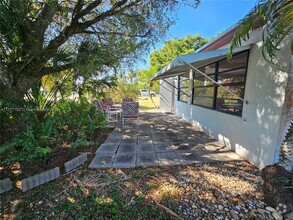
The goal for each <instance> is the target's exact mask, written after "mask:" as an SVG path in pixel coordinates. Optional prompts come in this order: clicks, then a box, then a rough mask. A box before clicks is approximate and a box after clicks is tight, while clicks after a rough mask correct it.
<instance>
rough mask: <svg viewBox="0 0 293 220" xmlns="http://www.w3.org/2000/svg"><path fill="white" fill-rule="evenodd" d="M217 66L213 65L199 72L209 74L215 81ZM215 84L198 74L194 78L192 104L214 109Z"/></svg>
mask: <svg viewBox="0 0 293 220" xmlns="http://www.w3.org/2000/svg"><path fill="white" fill-rule="evenodd" d="M215 69H216V65H215V64H211V65H208V66H205V67H203V68H200V69H199V70H200V71H202V72H203V73H205V74H207V75H208V76H209V77H211V78H212V79H215ZM214 90H215V88H214V83H213V82H212V81H211V80H209V79H207V78H206V77H204V76H202V75H201V74H199V73H197V74H194V77H193V100H192V103H193V104H196V105H201V106H205V107H208V108H212V107H213V103H214Z"/></svg>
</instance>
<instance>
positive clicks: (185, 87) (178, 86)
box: [177, 73, 190, 103]
mask: <svg viewBox="0 0 293 220" xmlns="http://www.w3.org/2000/svg"><path fill="white" fill-rule="evenodd" d="M184 74H186V73H183V74H181V75H178V85H177V88H178V93H177V101H180V102H184V103H188V98H189V94H184V93H183V95H186V96H187V101H184V100H180V97H181V95H180V93H182V91H181V89H187V90H188V91H189V84H190V79H189V77H187V78H186V79H183V80H180V78H181V76H183V75H184ZM188 74H189V73H188ZM188 76H189V75H188ZM184 81H188V86H182V87H181V86H180V83H181V82H184Z"/></svg>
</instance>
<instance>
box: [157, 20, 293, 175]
mask: <svg viewBox="0 0 293 220" xmlns="http://www.w3.org/2000/svg"><path fill="white" fill-rule="evenodd" d="M235 28H236V27H235V26H234V27H232V28H230V29H228V30H227V31H226V32H224V33H223V34H222V35H221V36H219V37H218V38H217V39H215V40H213V41H212V42H210V43H208V44H206V45H205V46H203V47H202V48H200V49H199V50H198V51H196V52H194V53H191V54H187V55H180V56H178V57H177V58H176V59H175V60H173V61H172V62H171V63H169V64H168V65H167V66H166V67H164V68H163V69H162V70H161V71H159V72H158V73H156V74H155V75H154V77H153V80H160V97H161V98H160V110H161V111H162V112H174V114H176V115H179V116H181V117H182V118H184V119H185V120H186V121H188V122H190V123H192V124H194V125H195V126H198V127H199V128H200V129H201V130H203V131H204V132H206V133H208V134H209V135H211V136H212V137H214V138H215V139H218V140H219V141H220V142H222V143H224V144H225V145H226V146H228V147H230V148H231V149H232V150H234V151H235V152H236V153H238V154H240V155H242V156H244V157H245V158H247V160H248V161H250V162H251V163H252V164H254V165H256V166H257V167H259V168H260V169H262V168H263V167H265V166H267V165H270V164H274V163H275V162H277V161H278V157H279V152H280V147H281V143H282V140H283V137H284V135H285V132H286V129H287V128H288V127H289V123H290V121H291V120H292V105H293V83H292V82H293V71H292V55H291V50H290V43H291V41H292V35H291V36H290V37H288V38H287V39H285V40H284V42H283V44H282V45H281V49H280V51H278V56H277V57H278V61H277V65H274V64H272V63H270V62H267V61H266V59H264V57H263V54H262V46H263V43H262V33H263V30H264V26H260V25H258V27H256V29H255V30H254V31H252V32H251V34H250V38H249V39H248V40H247V41H245V42H243V43H242V46H241V47H240V48H236V49H235V50H234V51H233V59H232V62H229V61H227V59H226V54H227V52H228V48H229V43H230V41H231V39H232V37H233V33H234V31H235Z"/></svg>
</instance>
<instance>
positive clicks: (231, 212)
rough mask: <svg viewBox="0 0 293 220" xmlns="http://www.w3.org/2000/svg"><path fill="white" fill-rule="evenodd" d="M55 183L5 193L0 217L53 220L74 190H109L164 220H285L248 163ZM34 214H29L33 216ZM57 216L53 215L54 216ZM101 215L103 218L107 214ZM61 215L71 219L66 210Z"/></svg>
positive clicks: (79, 173) (84, 176)
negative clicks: (176, 219) (158, 212)
mask: <svg viewBox="0 0 293 220" xmlns="http://www.w3.org/2000/svg"><path fill="white" fill-rule="evenodd" d="M52 184H55V187H52V185H49V184H48V185H47V186H46V185H44V186H41V187H40V188H39V190H38V194H37V195H36V193H34V192H37V191H34V190H31V191H29V192H28V193H20V192H16V191H12V192H10V193H8V194H4V195H3V196H2V195H1V199H0V204H1V209H2V210H1V212H2V213H1V215H0V218H1V217H2V218H3V216H22V218H24V219H25V218H26V215H27V214H28V211H30V212H34V213H36V214H35V215H37V216H41V217H42V218H44V219H46V218H47V219H50V216H47V214H46V212H45V210H47V212H48V209H50V211H49V212H51V214H50V215H51V216H52V213H53V214H54V210H56V209H60V208H61V206H60V204H61V203H62V202H63V203H64V201H65V202H66V200H68V196H69V195H70V196H71V197H75V196H74V192H75V190H76V189H77V188H78V187H82V189H83V192H87V193H92V192H95V193H97V196H101V195H105V196H110V195H111V194H110V191H111V190H113V188H116V189H117V191H118V192H119V194H120V195H119V198H120V199H121V200H122V201H124V204H126V207H129V206H136V205H138V204H140V205H145V206H146V207H156V208H157V209H161V210H164V212H166V217H165V218H163V219H170V218H172V216H176V214H177V215H178V216H180V217H181V218H182V219H235V220H236V219H283V216H282V215H281V214H280V213H278V212H277V211H276V210H275V209H274V208H272V207H269V206H267V205H266V204H265V203H264V202H263V188H262V187H263V180H262V177H261V172H260V171H259V170H258V169H257V168H255V167H254V166H252V165H251V164H249V163H248V162H223V163H206V164H196V165H192V166H174V167H145V168H135V169H108V170H106V169H101V170H98V169H97V170H88V169H87V168H85V167H84V168H80V169H77V170H75V171H74V172H72V173H71V174H66V175H63V176H62V177H61V178H60V179H58V180H57V181H56V182H54V183H52ZM42 187H43V188H42ZM87 196H88V195H87ZM113 199H114V197H113ZM16 200H17V201H21V202H19V206H20V208H18V209H17V210H18V213H13V212H15V211H14V210H15V208H13V207H12V203H11V201H16ZM75 200H76V201H75V203H76V205H77V206H80V207H82V204H80V203H79V202H81V201H82V199H79V198H78V197H76V198H75ZM83 200H84V199H83ZM114 202H115V201H114ZM174 207H176V208H174ZM118 209H119V210H118V211H117V212H120V213H123V216H124V217H125V219H151V217H150V216H152V215H151V212H153V209H152V210H151V209H149V211H147V210H148V208H147V209H146V210H144V212H145V213H144V216H149V217H144V218H140V216H141V215H140V214H139V212H138V214H137V216H136V217H135V218H134V217H133V215H136V214H135V213H132V214H131V217H130V216H129V217H128V213H127V212H125V206H124V207H121V208H119V207H118ZM21 210H22V211H21ZM172 211H173V214H172ZM102 212H103V210H102ZM117 212H116V213H117ZM170 213H171V215H170ZM35 215H33V214H32V213H30V216H35ZM58 215H59V214H58V213H56V214H54V216H55V217H56V218H58ZM99 215H100V216H103V213H99ZM129 215H130V214H129ZM59 217H62V218H67V217H66V213H65V214H64V212H63V215H62V216H59ZM4 219H5V218H4ZM68 219H70V218H68ZM287 219H288V218H287Z"/></svg>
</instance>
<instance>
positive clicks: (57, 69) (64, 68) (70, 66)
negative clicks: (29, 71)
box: [39, 63, 74, 77]
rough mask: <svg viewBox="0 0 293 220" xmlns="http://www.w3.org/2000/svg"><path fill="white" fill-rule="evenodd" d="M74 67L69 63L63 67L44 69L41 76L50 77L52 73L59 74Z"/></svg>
mask: <svg viewBox="0 0 293 220" xmlns="http://www.w3.org/2000/svg"><path fill="white" fill-rule="evenodd" d="M73 66H74V64H73V63H67V64H64V65H61V66H52V67H43V69H42V70H41V71H40V72H39V74H40V76H41V77H42V76H45V75H48V74H50V73H55V72H59V71H64V70H68V69H72V68H73Z"/></svg>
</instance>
